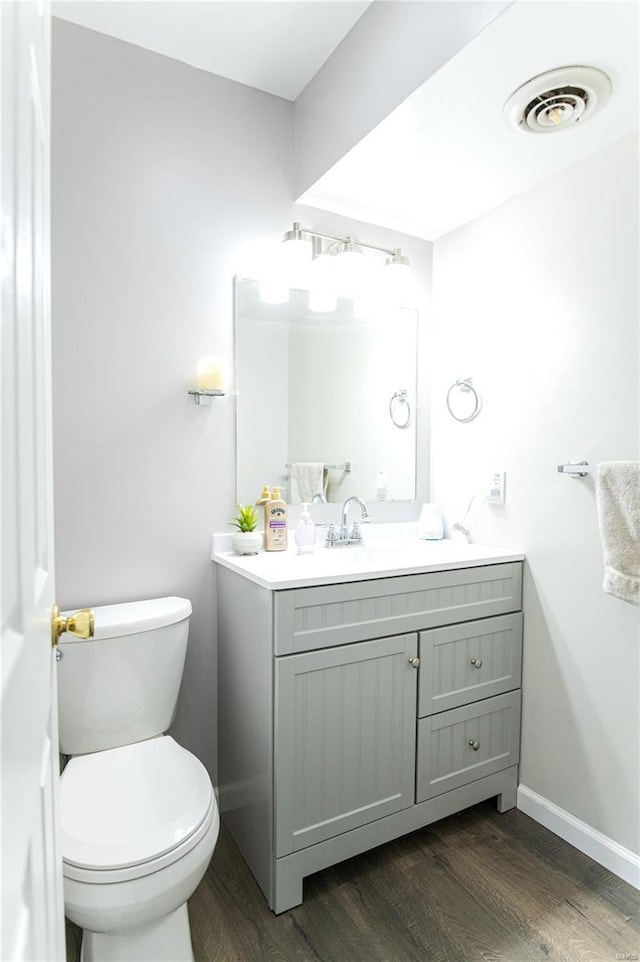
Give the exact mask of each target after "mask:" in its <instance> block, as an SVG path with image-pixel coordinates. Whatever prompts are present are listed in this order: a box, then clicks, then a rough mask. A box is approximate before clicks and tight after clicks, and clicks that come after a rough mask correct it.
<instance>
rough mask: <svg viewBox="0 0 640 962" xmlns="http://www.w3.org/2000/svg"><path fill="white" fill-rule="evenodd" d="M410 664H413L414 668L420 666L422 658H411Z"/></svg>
mask: <svg viewBox="0 0 640 962" xmlns="http://www.w3.org/2000/svg"><path fill="white" fill-rule="evenodd" d="M409 664H410V665H411V667H412V668H419V667H420V659H419V658H410V659H409Z"/></svg>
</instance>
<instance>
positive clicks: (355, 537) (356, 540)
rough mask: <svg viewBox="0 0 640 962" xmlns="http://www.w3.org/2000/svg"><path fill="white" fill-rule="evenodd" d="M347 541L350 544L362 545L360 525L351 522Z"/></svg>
mask: <svg viewBox="0 0 640 962" xmlns="http://www.w3.org/2000/svg"><path fill="white" fill-rule="evenodd" d="M349 541H350V542H351V544H362V531H361V530H360V525H359V524H358V522H357V521H354V522H353V527H352V528H351V534H350V535H349Z"/></svg>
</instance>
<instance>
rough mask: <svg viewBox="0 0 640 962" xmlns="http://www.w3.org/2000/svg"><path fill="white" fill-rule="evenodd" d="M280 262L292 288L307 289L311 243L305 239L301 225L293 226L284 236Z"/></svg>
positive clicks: (295, 224)
mask: <svg viewBox="0 0 640 962" xmlns="http://www.w3.org/2000/svg"><path fill="white" fill-rule="evenodd" d="M280 262H281V264H282V270H283V272H284V277H285V278H286V280H287V282H288V284H289V286H290V287H299V288H306V287H307V286H308V285H307V272H308V269H309V264H310V262H311V241H310V240H308V239H307V238H305V237H303V235H302V231H301V230H300V224H298V223H297V222H296V223H294V225H293V230H288V231H287V232H286V234H285V235H284V238H283V241H282V247H281V248H280Z"/></svg>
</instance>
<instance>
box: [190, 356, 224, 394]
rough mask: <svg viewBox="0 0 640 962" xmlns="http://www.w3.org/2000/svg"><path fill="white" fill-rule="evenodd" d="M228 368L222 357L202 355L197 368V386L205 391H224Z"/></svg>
mask: <svg viewBox="0 0 640 962" xmlns="http://www.w3.org/2000/svg"><path fill="white" fill-rule="evenodd" d="M226 375H227V370H226V364H225V362H224V359H223V358H221V357H201V358H200V359H199V360H198V366H197V368H196V387H197V388H201V390H203V391H224V390H225V388H226V386H227V376H226Z"/></svg>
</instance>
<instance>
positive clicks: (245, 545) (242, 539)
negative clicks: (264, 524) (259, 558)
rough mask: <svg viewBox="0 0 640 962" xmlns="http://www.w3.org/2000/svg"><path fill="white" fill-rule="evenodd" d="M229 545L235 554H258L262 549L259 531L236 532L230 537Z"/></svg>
mask: <svg viewBox="0 0 640 962" xmlns="http://www.w3.org/2000/svg"><path fill="white" fill-rule="evenodd" d="M231 544H232V546H233V550H234V551H235V553H236V554H258V552H259V551H260V549H261V548H262V533H261V532H260V531H236V532H235V534H233V535H232V536H231Z"/></svg>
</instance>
